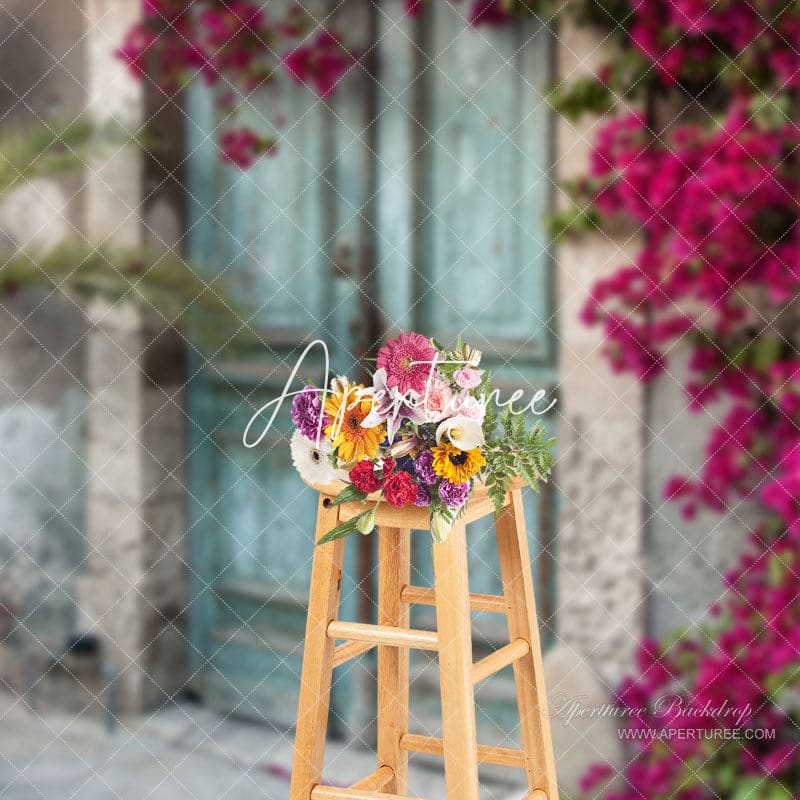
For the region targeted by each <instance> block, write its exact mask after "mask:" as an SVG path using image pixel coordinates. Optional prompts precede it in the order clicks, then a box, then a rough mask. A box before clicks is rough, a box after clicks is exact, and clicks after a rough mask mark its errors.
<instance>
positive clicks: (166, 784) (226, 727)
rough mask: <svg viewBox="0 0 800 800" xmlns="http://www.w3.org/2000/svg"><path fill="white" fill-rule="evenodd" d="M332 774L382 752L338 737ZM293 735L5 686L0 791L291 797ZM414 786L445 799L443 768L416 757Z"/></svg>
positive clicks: (67, 799) (93, 799)
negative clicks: (124, 715)
mask: <svg viewBox="0 0 800 800" xmlns="http://www.w3.org/2000/svg"><path fill="white" fill-rule="evenodd" d="M327 755H328V758H327V762H326V771H325V780H326V781H327V782H329V783H333V784H337V785H343V786H346V785H348V784H349V783H352V782H354V781H356V780H358V779H359V778H361V777H363V776H364V775H367V774H369V773H370V772H371V771H372V770H373V769H374V763H375V762H374V756H373V755H372V754H370V753H368V752H365V751H364V750H363V749H360V748H357V747H355V746H352V745H351V746H350V747H346V746H343V745H342V744H341V743H336V742H333V743H331V745H330V746H329V748H328V751H327ZM291 756H292V741H291V738H290V737H287V736H285V735H282V734H280V733H278V732H275V731H271V730H269V729H267V728H266V727H264V726H261V725H256V724H253V723H248V722H245V721H240V720H234V719H230V718H223V717H222V716H220V715H219V714H216V713H214V712H212V711H210V710H208V709H205V708H203V707H200V706H196V705H191V704H184V705H177V706H173V707H170V708H167V709H164V710H162V711H160V712H158V713H157V714H155V715H152V716H150V717H142V718H141V719H132V720H125V721H124V723H123V724H122V725H119V726H117V727H116V729H115V730H114V731H111V732H109V731H108V730H106V728H105V726H104V724H103V722H102V720H99V719H97V718H86V717H82V716H76V715H74V714H66V713H64V712H54V711H47V712H45V713H39V712H37V711H34V710H32V709H30V708H28V707H27V706H26V705H25V704H23V703H21V702H19V701H17V700H15V698H14V697H12V696H11V695H10V694H0V800H223V798H228V797H230V798H235V800H255V799H256V798H259V800H264V799H265V798H267V800H286V799H287V797H288V794H289V775H290V768H291ZM411 771H412V777H411V785H410V787H409V788H410V794H412V795H414V796H417V797H421V798H426V800H442V799H443V798H444V783H443V780H442V775H441V772H440V771H439V770H433V769H430V768H427V767H425V766H424V765H423V766H418V765H413V762H412V770H411ZM524 794H525V792H524V790H523V789H521V788H514V787H513V786H512V785H508V784H500V783H497V782H494V783H487V784H486V785H485V786H484V789H483V793H482V797H485V798H486V800H518V799H519V798H521V797H523V796H524Z"/></svg>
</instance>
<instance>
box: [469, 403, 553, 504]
mask: <svg viewBox="0 0 800 800" xmlns="http://www.w3.org/2000/svg"><path fill="white" fill-rule="evenodd" d="M487 421H488V423H489V427H488V429H487ZM498 423H499V424H498ZM500 425H502V428H503V431H504V435H499V427H500ZM483 430H484V435H485V436H486V438H487V442H486V447H485V448H484V451H483V454H484V457H485V458H486V479H485V483H486V488H487V489H488V491H489V496H490V497H491V498H492V502H493V503H494V507H495V511H496V512H497V513H498V514H499V513H500V512H501V511H502V509H503V500H504V499H505V496H506V494H507V493H508V491H509V489H510V488H511V482H512V481H513V479H514V478H515V477H521V478H524V479H525V480H526V481H527V482H528V484H529V485H530V486H531V488H533V489H534V490H535V491H537V492H538V491H539V482H540V481H546V480H547V476H548V475H549V474H550V471H551V470H552V468H553V463H554V462H553V454H552V452H551V449H552V447H553V444H554V443H555V439H553V438H549V437H548V436H547V432H546V431H545V429H544V425H543V424H542V421H541V420H538V421H537V422H536V423H535V424H534V425H533V426H532V427H531V428H530V429H529V430H526V429H525V421H524V419H523V417H522V415H521V414H514V413H512V411H511V409H510V408H505V409H503V411H502V412H501V413H500V414H499V415H498V414H497V412H496V411H494V410H493V409H492V411H491V413H490V411H489V408H487V414H486V420H484V426H483Z"/></svg>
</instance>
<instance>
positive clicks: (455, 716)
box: [432, 522, 478, 800]
mask: <svg viewBox="0 0 800 800" xmlns="http://www.w3.org/2000/svg"><path fill="white" fill-rule="evenodd" d="M432 549H433V575H434V583H435V590H436V622H437V628H438V631H439V678H440V681H441V691H442V718H443V719H442V739H443V742H444V770H445V784H446V787H447V800H478V743H477V733H476V726H475V696H474V693H473V686H472V624H471V620H470V605H469V582H468V576H467V538H466V526H465V525H464V523H463V522H456V524H455V525H454V526H453V530H452V531H451V532H450V536H449V537H448V539H447V541H446V542H444V543H437V542H434V543H433V544H432Z"/></svg>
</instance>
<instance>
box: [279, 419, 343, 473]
mask: <svg viewBox="0 0 800 800" xmlns="http://www.w3.org/2000/svg"><path fill="white" fill-rule="evenodd" d="M289 449H290V450H291V452H292V463H293V464H294V466H295V469H296V470H297V471H298V472H299V473H300V477H301V478H303V480H305V481H308V482H309V483H331V481H335V480H336V479H337V478H338V477H339V476H338V475H337V474H336V470H335V469H334V468H333V462H332V461H331V455H332V454H333V447H331V443H330V442H329V441H328V440H327V439H323V440H322V441H321V442H320V443H319V447H317V443H316V442H312V441H311V440H310V439H306V437H305V436H303V434H302V433H300V431H299V430H296V431H295V432H294V433H293V434H292V441H291V443H290V445H289Z"/></svg>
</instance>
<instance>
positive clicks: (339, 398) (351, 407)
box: [325, 384, 386, 463]
mask: <svg viewBox="0 0 800 800" xmlns="http://www.w3.org/2000/svg"><path fill="white" fill-rule="evenodd" d="M363 388H364V387H363V386H360V385H359V386H354V385H353V386H348V385H347V384H341V391H335V392H333V394H331V395H329V396H328V398H327V399H326V401H325V414H326V415H327V416H328V417H329V418H330V422H329V423H328V424H327V425H326V426H325V435H326V436H327V437H328V438H329V439H330V440H331V443H332V444H333V447H334V449H335V450H336V451H337V456H338V457H339V461H342V462H344V463H349V462H351V461H360V460H361V459H362V458H375V454H376V453H377V452H378V445H379V444H380V443H381V442H382V441H383V439H384V437H385V436H386V426H385V425H378V426H377V427H375V428H362V427H361V422H362V421H363V420H364V418H365V417H366V416H367V414H369V412H370V410H371V409H372V398H371V397H369V396H367V397H363V396H361V395H359V391H360V390H362V389H363Z"/></svg>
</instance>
